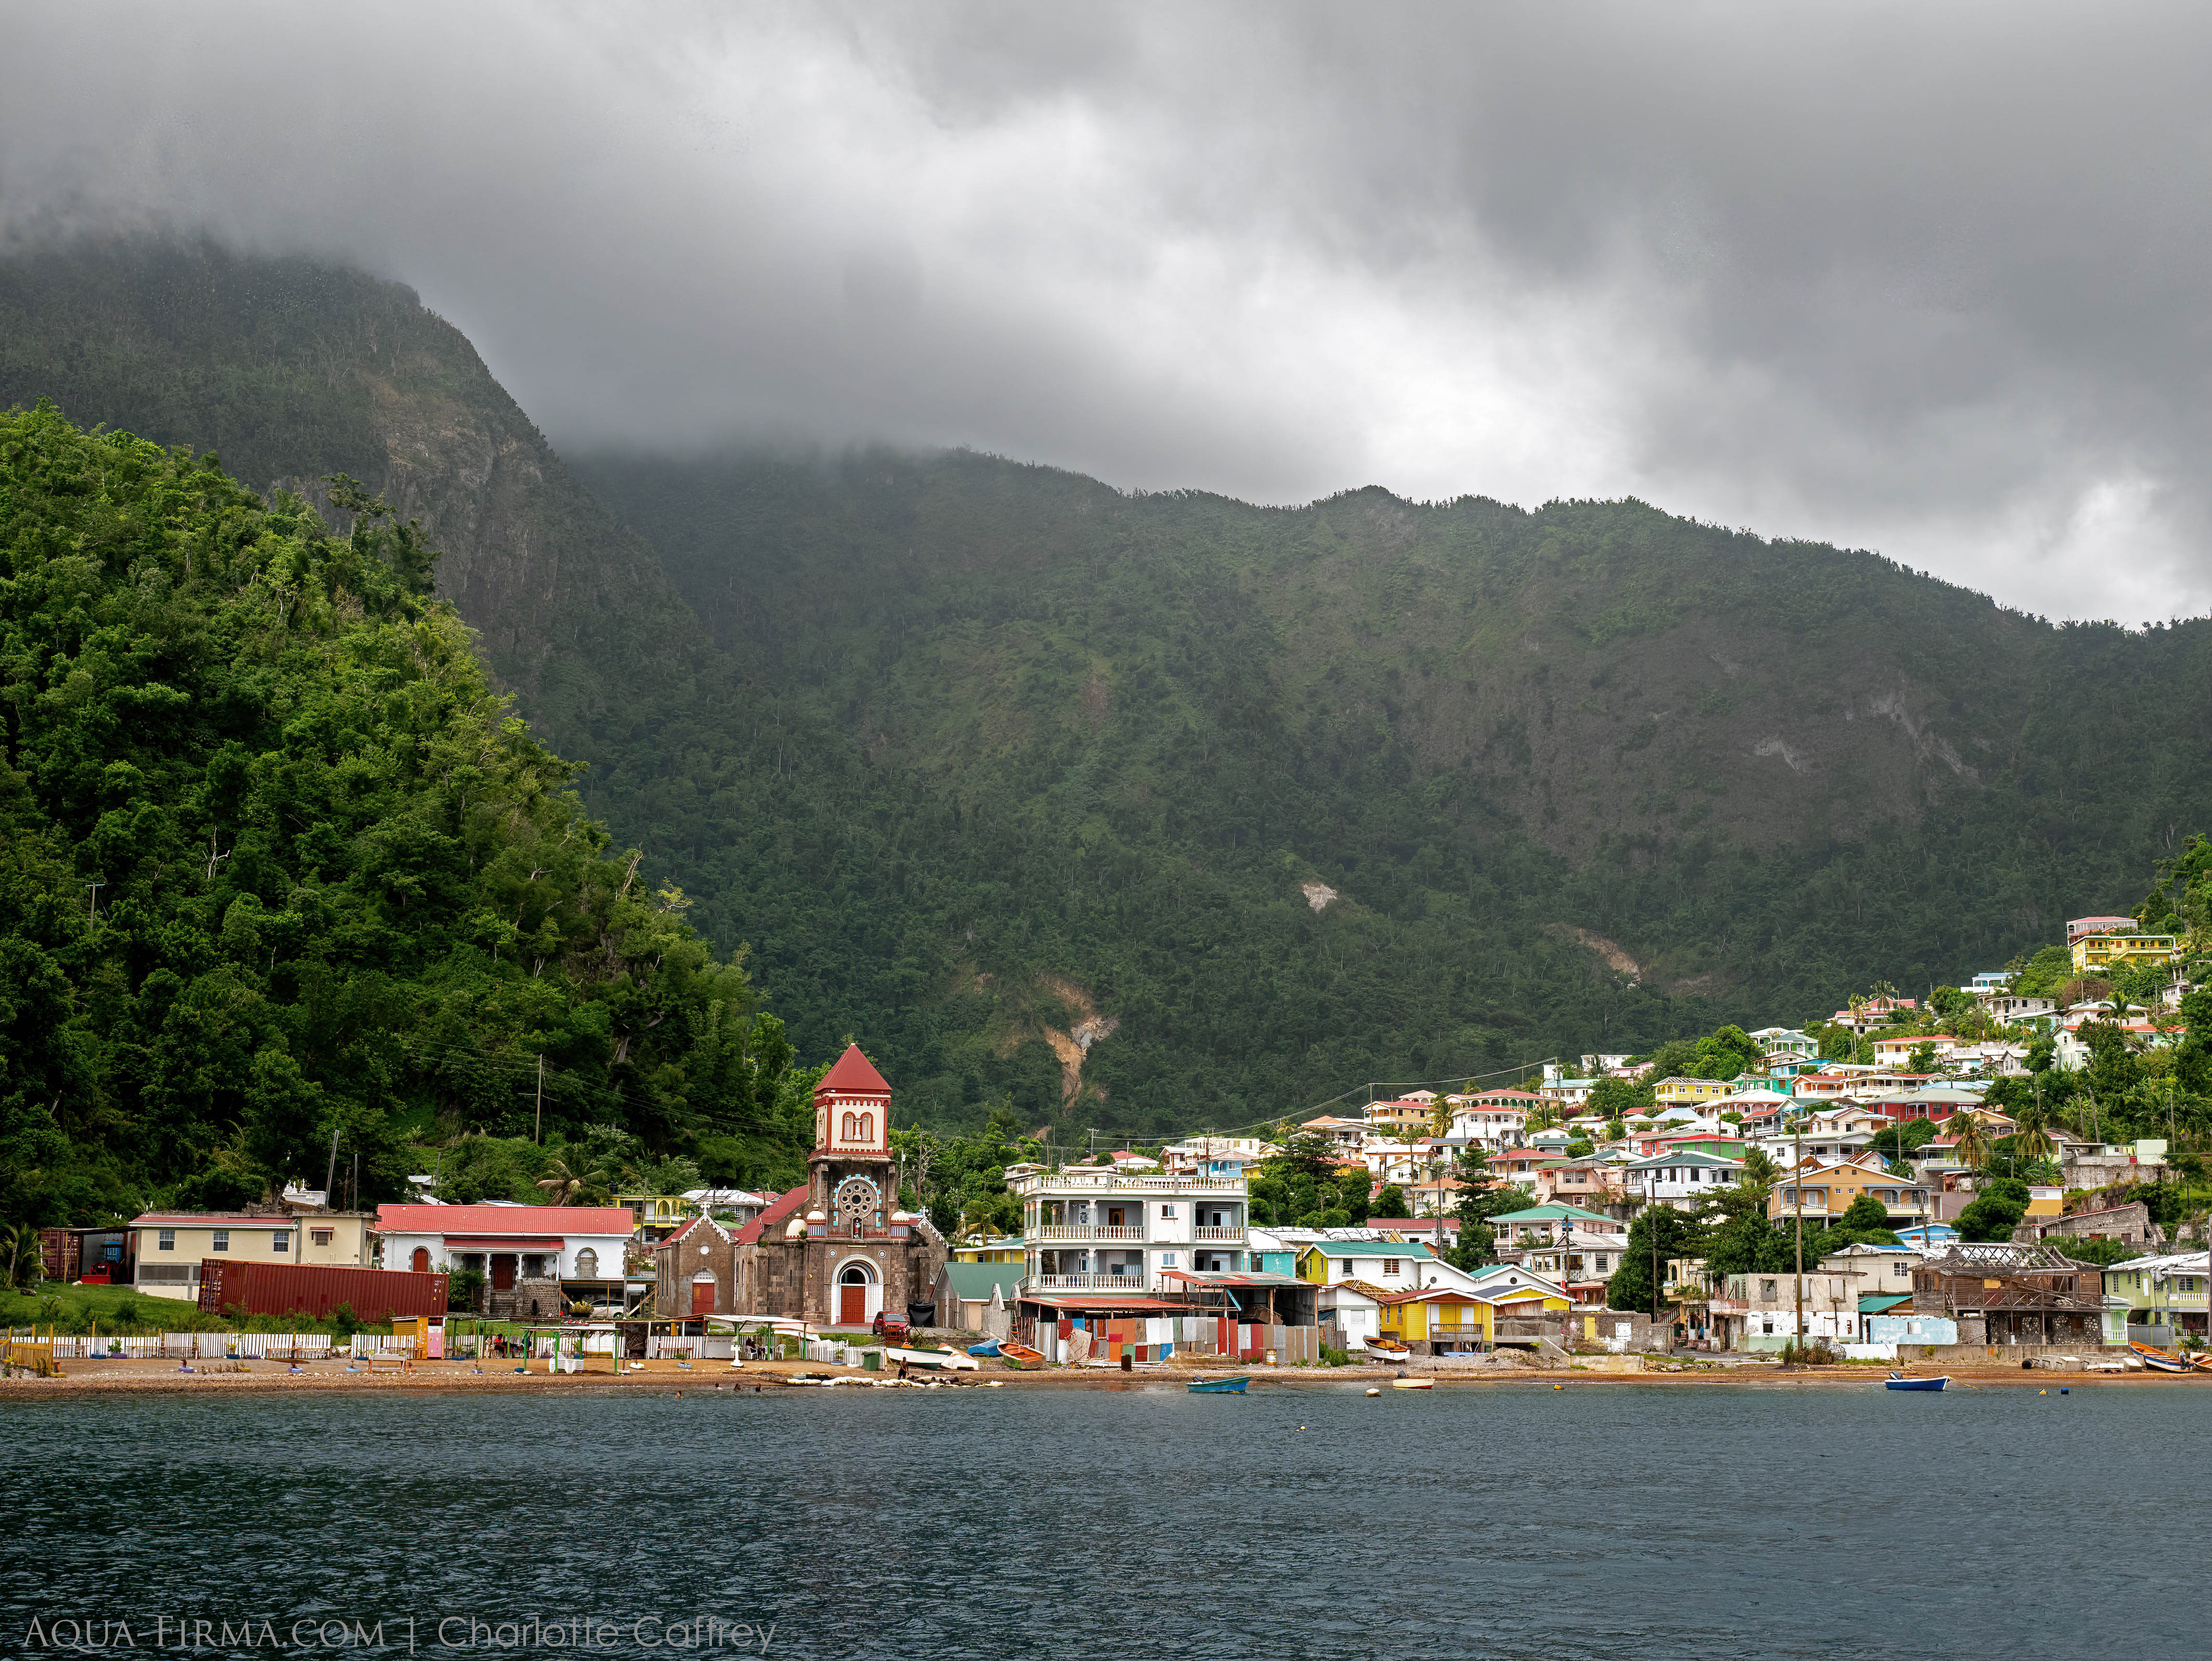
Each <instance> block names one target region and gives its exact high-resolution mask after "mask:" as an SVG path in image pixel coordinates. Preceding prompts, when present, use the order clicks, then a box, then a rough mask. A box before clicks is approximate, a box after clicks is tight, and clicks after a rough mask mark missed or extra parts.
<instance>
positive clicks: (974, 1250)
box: [952, 1234, 1025, 1263]
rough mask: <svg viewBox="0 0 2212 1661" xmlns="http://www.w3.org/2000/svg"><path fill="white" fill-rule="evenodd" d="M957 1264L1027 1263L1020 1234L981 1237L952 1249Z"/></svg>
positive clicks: (963, 1242)
mask: <svg viewBox="0 0 2212 1661" xmlns="http://www.w3.org/2000/svg"><path fill="white" fill-rule="evenodd" d="M952 1261H953V1262H956V1263H1018V1262H1024V1261H1025V1256H1024V1252H1023V1250H1022V1237H1021V1236H1020V1235H1018V1234H993V1235H979V1236H977V1237H976V1238H974V1239H972V1240H963V1241H961V1242H959V1243H958V1244H956V1245H955V1246H954V1247H953V1248H952Z"/></svg>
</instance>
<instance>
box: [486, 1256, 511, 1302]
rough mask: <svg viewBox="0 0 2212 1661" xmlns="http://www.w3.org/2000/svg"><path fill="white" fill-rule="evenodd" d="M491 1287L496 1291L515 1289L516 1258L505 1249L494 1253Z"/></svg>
mask: <svg viewBox="0 0 2212 1661" xmlns="http://www.w3.org/2000/svg"><path fill="white" fill-rule="evenodd" d="M491 1289H492V1290H493V1291H494V1292H512V1291H513V1290H514V1259H513V1257H512V1256H509V1255H508V1254H507V1253H506V1252H504V1251H499V1252H495V1253H493V1254H492V1260H491Z"/></svg>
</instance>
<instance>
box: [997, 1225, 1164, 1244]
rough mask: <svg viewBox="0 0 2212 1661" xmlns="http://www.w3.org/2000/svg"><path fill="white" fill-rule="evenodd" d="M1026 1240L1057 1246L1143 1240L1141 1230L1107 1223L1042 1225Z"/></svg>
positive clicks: (1032, 1230)
mask: <svg viewBox="0 0 2212 1661" xmlns="http://www.w3.org/2000/svg"><path fill="white" fill-rule="evenodd" d="M1026 1238H1028V1239H1030V1240H1032V1241H1036V1242H1038V1243H1041V1244H1059V1243H1060V1242H1061V1241H1065V1240H1141V1239H1143V1238H1145V1231H1144V1230H1143V1229H1141V1228H1125V1227H1123V1226H1121V1225H1119V1224H1106V1223H1041V1224H1039V1225H1038V1226H1036V1227H1035V1228H1032V1229H1030V1230H1028V1231H1027V1233H1026Z"/></svg>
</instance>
